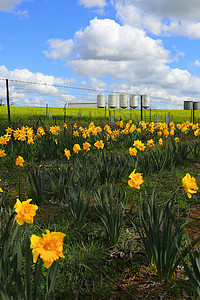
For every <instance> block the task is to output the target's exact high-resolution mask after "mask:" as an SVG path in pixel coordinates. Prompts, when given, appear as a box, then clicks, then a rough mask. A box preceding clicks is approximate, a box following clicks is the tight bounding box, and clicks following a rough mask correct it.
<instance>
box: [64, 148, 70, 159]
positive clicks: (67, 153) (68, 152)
mask: <svg viewBox="0 0 200 300" xmlns="http://www.w3.org/2000/svg"><path fill="white" fill-rule="evenodd" d="M64 152H65V154H64V155H65V156H66V157H67V159H69V158H70V156H71V153H70V150H67V149H65V150H64Z"/></svg>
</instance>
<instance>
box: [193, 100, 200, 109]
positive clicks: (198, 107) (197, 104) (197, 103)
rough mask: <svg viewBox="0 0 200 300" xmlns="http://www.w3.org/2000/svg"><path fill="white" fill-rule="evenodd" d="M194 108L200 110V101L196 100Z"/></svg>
mask: <svg viewBox="0 0 200 300" xmlns="http://www.w3.org/2000/svg"><path fill="white" fill-rule="evenodd" d="M194 110H200V102H199V101H198V102H194Z"/></svg>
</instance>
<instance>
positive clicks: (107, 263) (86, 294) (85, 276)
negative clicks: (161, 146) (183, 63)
mask: <svg viewBox="0 0 200 300" xmlns="http://www.w3.org/2000/svg"><path fill="white" fill-rule="evenodd" d="M12 109H13V107H12ZM0 110H1V108H0ZM22 111H23V110H22ZM22 111H21V117H22V120H21V122H24V123H23V125H26V123H25V122H26V119H24V117H23V116H24V111H23V112H22ZM61 112H62V111H61V109H58V110H55V115H56V113H57V114H58V115H59V113H61ZM83 112H84V113H86V111H84V110H83ZM124 112H125V111H124V110H123V113H124ZM134 112H136V111H134ZM183 112H184V111H183ZM12 113H13V112H11V114H12ZM42 113H44V114H45V109H43V110H42V109H41V111H40V114H41V116H42ZM76 113H77V111H76ZM15 114H16V116H20V113H19V114H18V112H17V110H16V111H15ZM53 114H54V112H53ZM33 115H34V114H33ZM37 116H39V113H38V115H37ZM87 117H88V116H87ZM89 117H90V116H89ZM127 117H128V116H127ZM27 118H28V119H29V120H30V119H31V116H30V115H29V116H28V117H27ZM74 118H75V115H74ZM124 118H125V116H124ZM60 121H62V122H63V120H62V119H60ZM76 122H77V123H78V122H79V119H76ZM33 124H34V127H37V126H38V125H37V122H36V124H35V123H33ZM18 125H19V123H16V124H15V128H16V127H18ZM71 139H73V137H71ZM73 141H75V140H73ZM18 143H20V142H18ZM66 146H67V144H66ZM118 146H119V145H118ZM126 147H127V146H126ZM19 149H20V148H19ZM111 150H112V151H113V152H115V154H116V156H117V155H118V156H119V157H120V156H121V155H122V152H121V151H122V150H120V147H119V149H118V147H117V148H116V149H115V150H113V149H112V148H111ZM112 151H111V152H112ZM123 151H124V150H123ZM126 152H128V148H127V150H126ZM18 154H19V155H20V153H18ZM91 157H92V158H93V161H94V163H95V162H96V158H97V157H96V156H95V153H94V152H93V153H92V154H91ZM88 158H89V154H88V156H82V157H81V155H80V157H79V156H78V155H76V156H75V155H74V156H73V158H71V160H70V161H69V162H68V161H67V160H66V158H65V157H63V156H60V157H58V158H57V159H46V160H44V161H43V162H42V163H43V164H44V166H45V169H46V171H47V177H46V181H47V183H50V177H51V175H52V170H53V168H54V167H55V165H57V164H58V165H60V164H61V162H62V164H63V165H67V164H68V163H70V166H71V169H70V170H71V172H72V171H73V169H76V168H77V165H76V161H78V160H79V161H80V163H81V162H83V160H85V159H88ZM0 159H2V158H0ZM13 162H14V160H13ZM13 162H11V161H10V160H9V158H7V157H6V158H5V159H4V161H3V164H1V169H0V178H1V180H2V182H1V183H2V185H1V186H2V188H3V189H4V190H5V191H6V192H5V197H6V206H7V208H10V209H12V208H13V205H14V203H15V201H16V197H17V196H18V192H19V168H17V167H16V166H15V165H14V163H13ZM40 163H41V162H36V161H34V162H32V163H28V164H27V165H25V166H24V167H22V168H21V171H22V181H21V185H22V186H21V200H25V199H26V196H27V188H28V187H29V188H28V197H29V198H30V197H31V196H32V195H31V194H30V184H31V183H30V181H29V179H28V173H29V167H30V166H31V167H32V166H35V165H37V166H38V165H39V164H40ZM94 166H95V165H93V168H92V170H93V173H94V176H95V174H96V173H97V169H96V168H95V167H94ZM199 168H200V156H199V157H194V156H193V155H190V156H188V157H187V158H186V159H185V160H184V162H182V163H181V164H178V165H177V167H174V168H171V169H170V168H164V169H163V170H161V171H158V172H150V173H148V172H147V174H146V175H145V176H144V184H143V185H142V186H141V193H142V194H144V192H145V190H146V191H147V193H148V195H149V196H150V194H151V192H152V190H153V189H155V190H156V193H157V204H158V205H162V204H163V203H165V202H167V201H169V200H170V199H171V196H172V195H173V193H174V192H175V191H176V190H177V188H178V187H181V185H182V178H183V177H184V176H185V174H186V173H190V174H192V176H194V177H195V178H196V180H197V185H198V186H200V180H199ZM11 170H12V172H11ZM79 172H82V171H80V170H79ZM79 172H78V171H77V173H76V176H77V178H78V176H79V175H80V174H79ZM48 174H49V176H50V177H48ZM81 174H83V173H81ZM82 176H83V175H82ZM95 178H96V177H95ZM76 180H77V179H76ZM127 181H128V174H127V175H124V176H122V177H120V178H119V179H118V180H117V181H116V182H114V185H115V188H116V190H124V191H126V193H127V203H128V204H127V209H129V208H130V206H131V205H133V211H132V216H133V217H135V218H137V199H138V197H139V194H140V192H139V191H138V190H136V189H134V188H131V187H130V186H128V184H127ZM71 184H72V183H71V182H69V183H68V186H69V187H70V185H71ZM109 185H110V183H109V182H107V181H106V182H105V184H104V186H109ZM101 187H102V184H100V181H99V179H98V178H96V181H95V187H94V189H95V190H98V189H101ZM177 195H178V196H177V202H176V205H178V206H179V209H180V211H181V217H184V216H185V215H186V214H187V213H188V211H189V209H190V210H191V215H192V216H193V217H195V216H196V214H195V211H196V212H199V210H200V208H199V195H198V193H197V194H194V195H193V197H192V199H189V198H187V195H186V192H185V191H184V190H182V189H179V190H178V191H177ZM44 196H45V199H46V200H47V204H45V203H43V204H41V205H40V206H39V210H38V212H37V215H36V217H35V219H34V223H33V224H31V225H30V226H29V229H28V230H29V232H30V233H34V234H39V233H40V230H39V228H40V229H41V230H43V231H44V230H45V229H46V228H49V229H50V230H51V231H60V232H63V233H65V234H66V237H65V239H64V246H63V248H64V255H65V259H59V264H60V272H59V277H58V278H57V281H56V285H55V288H54V290H55V295H56V299H121V300H124V299H131V295H132V298H133V299H134V297H135V298H137V299H160V298H163V299H165V298H170V299H184V298H186V296H187V297H188V298H189V299H192V297H194V296H195V293H194V292H193V289H192V286H191V284H190V282H189V281H188V280H186V275H185V273H184V272H183V270H182V269H179V270H177V273H176V276H175V277H173V278H172V279H171V280H170V281H169V282H162V283H159V282H158V277H157V272H156V269H155V266H154V265H153V264H150V265H149V264H148V261H147V257H146V254H145V252H144V247H143V245H142V243H141V240H140V238H139V237H138V235H137V234H136V232H135V230H134V229H133V227H132V225H131V223H130V222H129V221H127V220H126V223H125V226H124V227H123V230H122V234H121V236H120V239H119V241H118V243H117V244H116V245H115V246H113V245H111V244H110V242H109V239H108V237H107V236H106V233H105V230H104V227H103V225H102V222H101V220H100V218H99V215H98V213H97V210H96V209H95V204H96V202H95V197H94V194H92V198H91V201H90V206H89V209H88V213H87V215H86V217H85V219H84V221H83V222H81V223H78V222H76V221H75V220H74V218H73V215H72V213H71V210H70V207H69V202H68V201H67V199H65V200H63V201H58V199H57V198H56V193H55V190H53V189H52V187H51V186H50V185H48V186H47V188H46V190H45V195H44ZM195 220H196V219H194V218H191V221H190V223H189V224H188V225H187V229H186V232H185V233H187V232H188V233H189V235H190V236H191V237H196V236H197V235H199V234H200V222H197V221H195ZM124 222H125V217H124ZM183 246H184V245H183ZM44 272H45V270H44ZM43 284H44V282H41V288H42V285H43Z"/></svg>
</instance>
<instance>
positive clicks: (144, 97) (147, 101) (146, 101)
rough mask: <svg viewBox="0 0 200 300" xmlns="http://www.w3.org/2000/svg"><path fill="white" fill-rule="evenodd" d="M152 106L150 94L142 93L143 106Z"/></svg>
mask: <svg viewBox="0 0 200 300" xmlns="http://www.w3.org/2000/svg"><path fill="white" fill-rule="evenodd" d="M149 106H150V95H149V94H144V95H142V107H143V108H148V107H149Z"/></svg>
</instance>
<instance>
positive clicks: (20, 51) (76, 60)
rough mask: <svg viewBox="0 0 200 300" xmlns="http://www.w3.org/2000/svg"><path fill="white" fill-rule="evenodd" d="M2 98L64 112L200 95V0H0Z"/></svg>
mask: <svg viewBox="0 0 200 300" xmlns="http://www.w3.org/2000/svg"><path fill="white" fill-rule="evenodd" d="M0 23H1V26H0V100H2V101H3V103H6V88H5V79H8V82H9V93H10V99H11V102H12V105H20V106H45V105H46V103H48V104H49V105H50V106H52V107H63V106H64V105H65V103H67V102H69V101H77V100H84V101H96V99H97V94H98V93H100V92H103V93H104V94H106V97H107V96H108V94H109V93H110V92H111V91H113V92H115V93H117V95H119V94H120V93H127V94H129V95H130V94H138V95H143V94H145V93H146V94H149V95H150V97H151V107H152V108H168V109H172V108H173V109H182V108H183V102H184V101H186V100H191V99H193V100H194V101H198V100H199V98H200V51H199V49H200V1H199V0H190V1H188V0H159V1H155V0H0Z"/></svg>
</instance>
